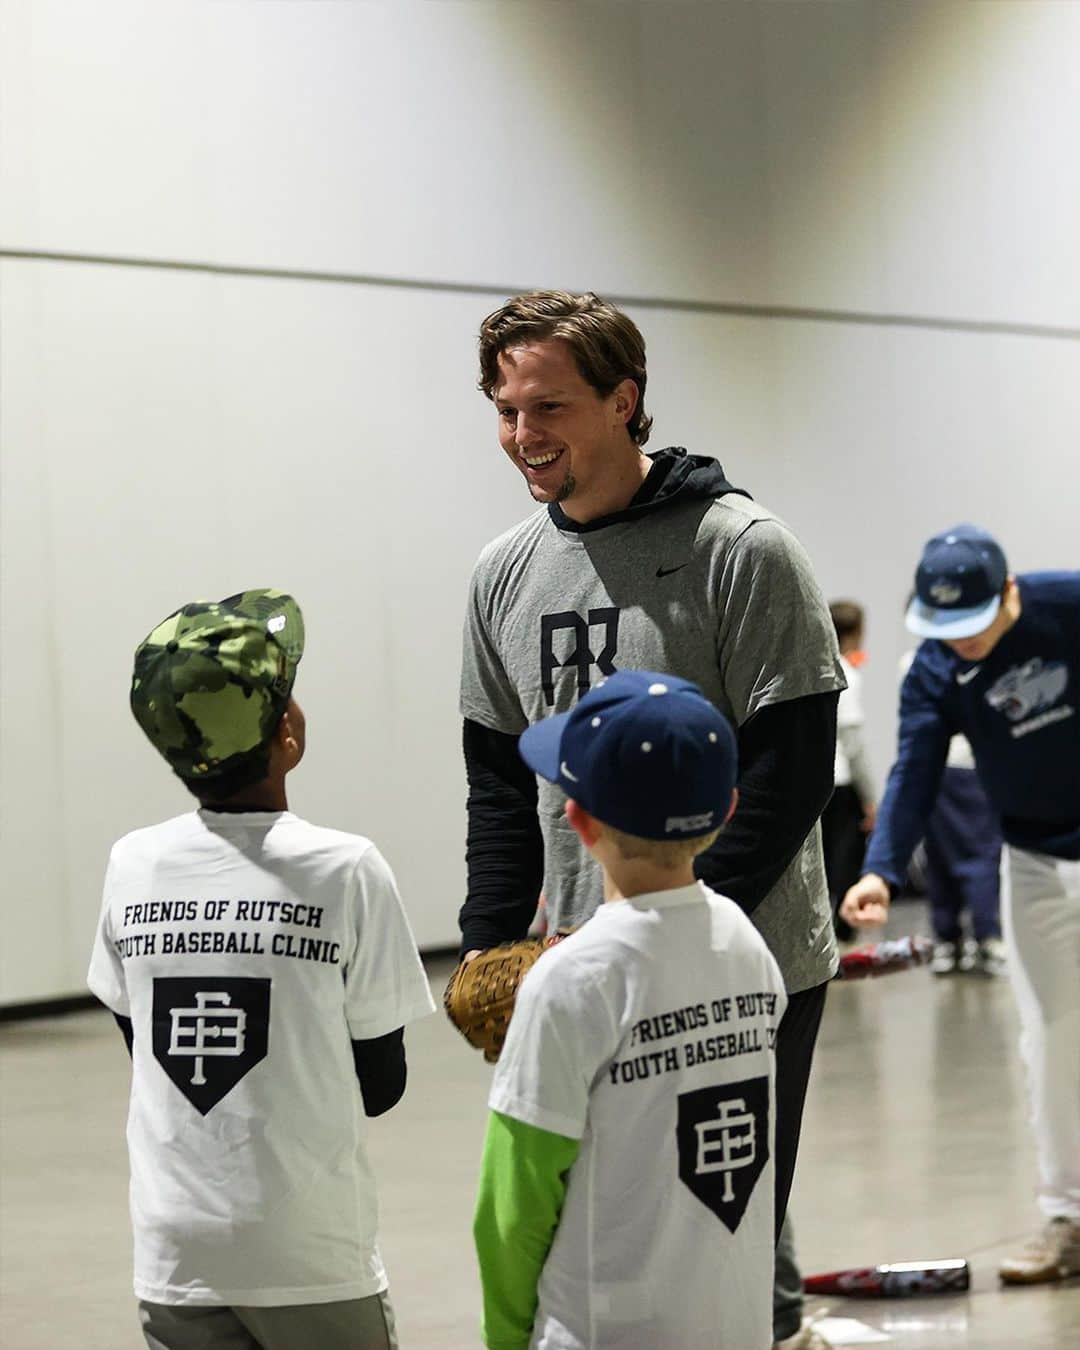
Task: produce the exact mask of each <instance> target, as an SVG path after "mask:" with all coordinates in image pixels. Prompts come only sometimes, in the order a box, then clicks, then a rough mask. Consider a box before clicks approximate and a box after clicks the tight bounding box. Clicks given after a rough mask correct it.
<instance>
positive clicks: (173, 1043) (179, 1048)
mask: <svg viewBox="0 0 1080 1350" xmlns="http://www.w3.org/2000/svg"><path fill="white" fill-rule="evenodd" d="M229 1002H230V997H229V995H228V994H225V993H217V994H209V993H206V992H204V991H203V990H201V989H200V990H199V992H198V993H197V994H196V995H195V1007H194V1008H170V1009H169V1016H170V1017H171V1018H172V1037H171V1038H170V1040H169V1054H170V1055H191V1056H193V1057H194V1060H195V1072H194V1073H193V1074H192V1075H191V1081H192V1082H193V1083H195V1084H197V1085H198V1086H199V1087H202V1086H203V1084H204V1083H205V1082H206V1076H205V1075H204V1073H203V1059H204V1057H205V1056H206V1055H229V1056H233V1057H236V1056H239V1055H242V1054H243V1053H244V1024H245V1023H246V1022H247V1013H246V1012H244V1010H243V1008H229ZM222 1008H228V1012H221V1011H219V1010H220V1009H222ZM207 1009H209V1011H210V1017H208V1016H207ZM211 1017H212V1018H213V1020H211Z"/></svg>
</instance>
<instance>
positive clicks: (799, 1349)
mask: <svg viewBox="0 0 1080 1350" xmlns="http://www.w3.org/2000/svg"><path fill="white" fill-rule="evenodd" d="M773 1350H829V1343H828V1341H826V1340H824V1339H823V1338H822V1336H821V1334H820V1333H819V1332H817V1331H815V1330H814V1324H813V1322H812V1320H811V1319H810V1318H809V1317H804V1318H803V1321H802V1326H801V1327H800V1328H799V1329H798V1331H796V1332H795V1334H794V1335H793V1336H785V1337H784V1339H783V1340H782V1341H773Z"/></svg>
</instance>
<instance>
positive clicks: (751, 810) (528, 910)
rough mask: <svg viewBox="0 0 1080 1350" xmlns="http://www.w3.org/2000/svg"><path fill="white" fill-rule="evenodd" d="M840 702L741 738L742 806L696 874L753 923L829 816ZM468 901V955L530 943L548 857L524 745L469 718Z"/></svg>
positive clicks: (770, 719)
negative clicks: (526, 935) (806, 842)
mask: <svg viewBox="0 0 1080 1350" xmlns="http://www.w3.org/2000/svg"><path fill="white" fill-rule="evenodd" d="M837 698H838V695H837V694H835V693H825V694H810V695H807V696H806V697H805V698H798V699H791V700H789V701H787V702H785V703H777V704H773V705H770V706H769V707H766V708H762V709H761V711H760V712H758V713H755V715H754V716H753V717H752V718H750V720H749V721H748V722H746V723H745V724H744V726H743V727H742V728H741V729H740V731H739V807H738V810H737V811H736V812H735V815H734V816H733V817H732V819H731V821H730V822H729V823H728V824H727V825H726V826H725V827H724V830H723V833H722V834H721V835H720V837H719V839H717V841H716V843H715V844H714V845H713V846H712V847H711V848H710V849H709V850H708V851H707V852H706V853H704V854H702V855H701V857H700V858H698V860H697V864H696V867H695V870H696V872H697V875H698V876H699V877H701V879H702V880H703V881H705V882H706V883H707V884H708V885H709V886H711V887H712V888H713V889H714V890H716V891H719V892H721V893H722V894H724V895H728V896H730V897H731V898H732V899H733V900H734V901H735V902H736V903H737V904H738V905H739V906H740V907H741V908H742V909H744V910H745V911H746V913H748V914H752V913H753V911H754V910H755V909H756V908H757V907H758V905H760V904H761V902H762V901H763V900H764V899H765V897H766V896H767V895H768V893H769V892H770V890H772V888H773V886H775V884H776V882H777V881H778V880H779V879H780V877H781V875H782V874H783V872H784V870H785V868H786V867H787V866H788V865H789V863H790V862H791V860H792V859H793V858H794V857H795V855H796V853H798V851H799V849H800V847H801V846H802V843H803V840H804V839H805V838H806V836H807V835H808V834H809V833H810V831H811V830H812V829H813V827H814V823H815V822H816V820H817V819H818V817H819V816H820V815H821V813H822V811H823V810H824V809H825V806H826V803H827V802H828V800H829V797H830V795H831V794H832V788H833V763H834V758H835V754H836V701H837ZM463 745H464V750H465V765H466V771H467V774H468V780H469V799H468V845H467V850H466V860H467V864H468V898H467V899H466V901H465V904H464V905H463V906H462V908H461V912H460V914H459V916H458V920H459V923H460V924H461V932H462V944H461V947H462V951H469V950H470V949H472V948H474V947H479V948H487V947H493V946H495V945H496V944H498V943H500V942H509V941H512V940H514V939H515V938H519V937H522V936H523V935H524V933H525V931H526V930H527V928H528V926H529V923H530V922H531V921H532V917H533V915H534V913H535V912H536V901H537V897H538V895H539V891H540V887H541V885H542V884H543V870H544V850H543V840H542V838H541V835H540V824H539V821H538V819H537V816H536V798H537V794H536V782H535V779H534V778H533V776H532V774H531V773H530V771H529V770H528V769H527V768H526V767H525V765H524V764H523V762H522V760H521V757H520V756H519V754H518V751H517V737H516V736H510V735H506V734H505V733H503V732H498V731H491V730H489V729H488V728H487V727H482V726H480V725H479V724H478V723H476V722H471V721H469V720H467V719H466V722H465V728H464V736H463Z"/></svg>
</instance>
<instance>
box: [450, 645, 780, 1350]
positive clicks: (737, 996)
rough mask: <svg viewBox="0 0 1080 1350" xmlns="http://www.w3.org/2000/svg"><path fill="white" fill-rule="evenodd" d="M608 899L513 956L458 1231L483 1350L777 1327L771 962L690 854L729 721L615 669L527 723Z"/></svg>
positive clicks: (566, 1347) (713, 796)
mask: <svg viewBox="0 0 1080 1350" xmlns="http://www.w3.org/2000/svg"><path fill="white" fill-rule="evenodd" d="M520 750H521V755H522V758H523V759H524V760H525V762H526V763H527V764H528V765H529V767H530V768H531V769H533V770H534V771H535V772H536V773H538V774H540V775H541V777H543V778H545V779H547V780H549V781H550V782H552V783H555V784H557V785H558V786H559V787H561V788H562V789H563V791H564V792H566V793H567V795H568V797H569V800H568V802H567V803H566V816H567V819H568V821H569V823H570V824H571V826H572V827H573V828H574V830H575V831H576V832H577V834H578V836H579V837H580V839H581V840H582V842H583V844H584V845H585V846H586V847H587V848H588V849H589V851H590V852H591V853H592V854H593V856H594V857H595V858H596V860H597V861H598V862H599V863H600V865H601V867H602V869H603V873H604V899H605V901H606V903H605V904H603V905H601V907H600V909H599V910H598V911H597V912H596V914H595V915H594V916H593V917H592V918H591V919H590V920H589V921H588V922H587V923H586V924H585V925H584V926H583V927H582V928H580V929H579V930H578V931H577V932H575V933H573V934H572V935H571V936H570V937H569V938H567V939H566V940H565V941H564V942H562V943H560V944H559V945H558V946H557V947H554V948H552V950H551V951H549V952H547V953H546V954H545V955H544V957H543V958H542V960H541V961H539V962H538V963H537V965H536V966H534V967H533V969H532V970H531V971H530V972H529V974H528V976H527V977H526V979H525V980H524V982H523V983H522V986H521V989H520V991H519V995H518V1002H517V1008H516V1011H515V1013H514V1018H513V1021H512V1022H511V1025H510V1030H509V1033H508V1036H507V1040H506V1045H505V1047H504V1049H503V1052H502V1057H501V1059H500V1062H499V1066H498V1068H497V1070H496V1073H495V1079H494V1083H493V1085H492V1090H491V1096H490V1099H489V1105H490V1107H491V1114H490V1116H489V1122H488V1134H487V1141H486V1145H485V1151H484V1161H483V1167H482V1174H481V1179H480V1194H479V1198H478V1202H477V1210H476V1219H475V1225H474V1233H475V1237H476V1246H477V1253H478V1256H479V1261H480V1273H481V1280H482V1285H483V1294H484V1338H485V1343H486V1345H488V1346H489V1347H493V1348H494V1347H498V1350H526V1347H530V1346H531V1347H535V1350H554V1348H555V1347H559V1350H579V1348H580V1350H584V1348H585V1347H594V1346H596V1347H599V1346H603V1347H605V1348H610V1350H618V1348H619V1347H623V1348H624V1350H641V1347H643V1346H654V1345H655V1346H661V1345H663V1346H679V1347H680V1350H697V1348H698V1347H700V1348H701V1350H705V1347H709V1350H717V1347H728V1348H729V1350H752V1348H755V1347H764V1346H767V1345H769V1344H770V1343H771V1340H772V1332H771V1328H772V1276H773V1161H772V1139H773V1124H774V1110H775V1092H774V1057H773V1054H772V1045H773V1041H774V1037H775V1033H776V1027H777V1025H778V1024H779V1021H780V1018H781V1016H782V1015H783V1012H784V1008H785V1006H786V995H785V993H784V983H783V979H782V978H781V975H780V971H779V968H778V967H777V964H776V962H775V960H774V959H773V957H772V955H771V953H770V952H769V950H768V948H767V947H766V945H765V942H764V940H763V939H762V937H761V936H760V934H759V933H758V932H757V930H756V929H755V928H754V926H753V924H752V923H751V922H750V920H749V919H748V918H747V917H746V916H745V915H744V914H743V912H742V911H741V910H740V909H739V908H738V906H737V905H736V904H735V903H734V902H733V901H731V900H728V899H726V898H724V897H722V896H719V895H716V894H714V893H713V892H712V891H710V890H709V889H708V888H707V887H706V886H705V885H704V884H703V883H702V882H699V881H695V879H694V870H693V862H694V858H695V857H696V856H697V854H699V853H700V852H701V851H702V850H703V849H706V848H708V847H709V845H710V844H711V843H712V842H713V840H714V839H715V838H716V835H717V833H718V831H719V829H720V827H721V826H722V825H723V823H724V821H725V820H726V819H727V818H728V816H729V815H730V814H731V812H732V810H733V809H734V806H735V801H736V793H735V791H734V784H735V778H736V771H737V764H736V746H735V736H734V732H733V731H732V729H731V726H730V725H729V723H728V722H727V721H726V720H725V719H724V717H723V716H722V715H721V714H720V713H719V712H717V710H716V708H715V707H713V705H712V704H711V703H710V702H709V701H708V700H707V699H706V698H705V697H704V696H703V695H702V693H701V691H700V690H699V689H698V687H697V686H696V685H694V684H691V683H690V682H689V681H687V680H682V679H678V678H676V677H675V676H671V675H660V674H652V673H650V672H647V671H633V672H631V671H623V672H619V673H617V674H615V675H613V676H612V677H611V678H610V679H608V680H606V681H604V682H603V683H602V684H601V685H600V686H598V687H597V688H596V689H594V690H592V691H591V692H590V693H589V694H587V695H586V696H585V697H584V698H582V699H581V701H580V702H579V703H578V704H577V706H576V707H575V708H574V710H573V711H572V712H570V713H566V714H563V715H560V716H553V717H550V718H547V719H545V720H544V721H541V722H538V723H536V724H535V725H533V726H531V727H530V728H529V729H528V730H527V731H525V732H524V733H523V735H522V737H521V740H520Z"/></svg>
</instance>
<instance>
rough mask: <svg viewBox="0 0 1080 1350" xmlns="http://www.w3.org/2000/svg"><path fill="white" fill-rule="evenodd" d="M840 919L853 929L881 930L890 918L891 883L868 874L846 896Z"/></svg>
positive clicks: (873, 873)
mask: <svg viewBox="0 0 1080 1350" xmlns="http://www.w3.org/2000/svg"><path fill="white" fill-rule="evenodd" d="M840 917H841V918H842V919H846V920H847V922H848V923H849V924H851V926H852V927H853V928H879V927H880V926H881V925H882V924H883V923H884V922H885V920H886V919H887V918H888V917H889V883H888V882H887V881H886V880H885V878H884V877H879V876H878V874H877V873H876V872H867V874H866V875H865V876H864V877H860V878H859V879H858V881H857V882H856V883H855V885H854V886H852V887H851V888H850V889H849V891H848V893H847V895H845V896H844V899H843V902H842V903H841V905H840Z"/></svg>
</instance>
